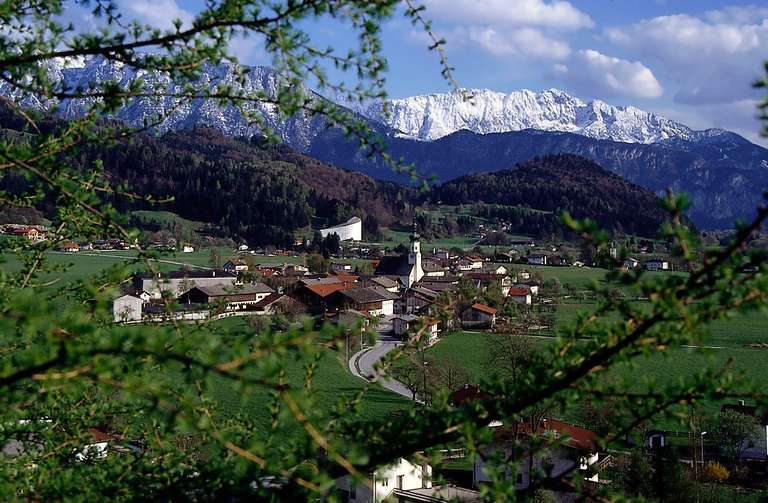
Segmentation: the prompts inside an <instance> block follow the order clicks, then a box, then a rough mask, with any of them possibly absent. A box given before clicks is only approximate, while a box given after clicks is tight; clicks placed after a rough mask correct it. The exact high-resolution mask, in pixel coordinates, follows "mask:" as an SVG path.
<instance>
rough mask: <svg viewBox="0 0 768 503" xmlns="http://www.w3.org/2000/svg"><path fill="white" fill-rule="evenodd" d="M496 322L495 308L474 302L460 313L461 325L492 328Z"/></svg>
mask: <svg viewBox="0 0 768 503" xmlns="http://www.w3.org/2000/svg"><path fill="white" fill-rule="evenodd" d="M495 324H496V309H494V308H492V307H490V306H486V305H485V304H480V303H475V304H472V305H471V306H470V307H468V308H467V309H465V310H464V312H462V313H461V325H462V326H463V327H465V328H493V326H494V325H495Z"/></svg>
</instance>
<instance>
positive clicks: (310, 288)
mask: <svg viewBox="0 0 768 503" xmlns="http://www.w3.org/2000/svg"><path fill="white" fill-rule="evenodd" d="M328 279H331V278H328ZM300 284H301V282H300ZM357 287H358V285H355V284H353V283H344V282H341V281H338V280H334V282H313V283H309V284H306V283H305V284H301V286H300V287H299V288H298V289H296V291H295V292H294V294H293V295H294V297H295V298H296V299H297V300H299V301H300V302H302V303H304V304H305V305H306V306H307V308H308V309H309V312H310V313H315V314H318V313H323V312H325V311H328V310H329V309H336V308H338V307H339V301H340V298H339V297H338V296H336V297H334V296H333V294H335V293H336V292H339V291H341V290H349V289H352V288H357Z"/></svg>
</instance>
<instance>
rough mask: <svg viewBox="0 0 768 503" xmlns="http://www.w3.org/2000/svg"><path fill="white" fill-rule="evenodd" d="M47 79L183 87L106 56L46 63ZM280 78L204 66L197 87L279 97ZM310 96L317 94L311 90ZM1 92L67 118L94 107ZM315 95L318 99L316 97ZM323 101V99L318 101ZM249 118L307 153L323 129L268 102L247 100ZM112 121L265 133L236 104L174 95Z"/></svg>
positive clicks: (122, 111) (2, 86)
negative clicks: (241, 75)
mask: <svg viewBox="0 0 768 503" xmlns="http://www.w3.org/2000/svg"><path fill="white" fill-rule="evenodd" d="M47 71H48V76H49V79H50V81H51V82H52V83H54V85H55V86H56V88H57V89H59V90H67V91H70V92H71V91H76V90H79V91H87V90H89V89H92V88H93V87H94V85H96V84H99V83H104V82H117V83H118V84H119V85H120V86H121V87H128V86H129V85H130V84H131V83H132V82H135V81H137V80H139V79H141V80H142V81H144V82H145V84H146V85H147V86H148V88H149V89H153V90H158V91H160V90H162V91H163V92H164V93H165V94H174V93H181V92H182V91H183V86H182V85H181V84H177V83H175V82H172V81H171V79H170V77H169V75H168V74H166V73H163V72H147V71H146V70H143V69H138V68H134V67H130V66H127V65H123V64H121V63H118V62H113V61H108V60H106V59H104V58H102V57H95V58H91V59H89V60H87V61H84V60H75V61H72V60H69V61H63V60H57V61H51V62H49V63H48V64H47ZM279 79H280V77H279V75H278V74H277V73H276V72H275V71H274V70H273V69H271V68H269V67H249V68H248V69H247V72H246V73H245V79H244V81H243V82H241V81H240V80H239V75H238V69H237V68H236V67H235V66H234V65H232V64H227V63H223V64H219V65H206V67H205V68H204V69H203V71H202V74H201V78H200V79H199V81H198V82H196V83H195V85H196V86H198V87H199V88H200V89H205V90H207V91H213V90H215V89H216V88H217V87H219V86H228V87H229V88H231V89H232V91H233V92H234V93H235V94H238V95H243V96H250V97H258V96H260V97H264V98H266V99H267V100H269V99H275V98H276V97H277V92H278V89H279V86H280V82H279ZM305 92H306V93H308V94H309V95H312V96H316V95H315V94H314V92H313V91H312V90H310V89H305ZM0 94H1V95H4V96H8V97H11V98H12V99H14V100H15V101H17V102H18V103H20V104H21V105H22V106H25V107H29V108H33V109H36V110H51V109H53V107H54V106H55V107H56V113H57V114H58V115H60V116H61V117H63V118H65V119H72V118H75V117H79V116H82V115H83V114H85V113H86V112H87V110H88V109H89V107H90V106H91V105H92V99H91V98H77V99H65V100H63V101H61V102H51V101H43V100H41V99H39V98H38V97H37V96H33V95H29V94H24V93H22V92H20V91H19V90H18V89H15V88H13V87H11V86H10V85H9V84H7V83H6V82H0ZM316 97H317V96H316ZM318 98H319V97H318ZM242 107H243V109H244V110H245V111H246V113H247V115H249V116H252V117H257V118H259V119H260V120H261V121H262V122H263V125H264V126H265V127H267V128H269V129H270V130H271V131H273V132H274V133H276V134H277V136H279V137H280V138H282V139H283V140H284V141H286V142H287V143H289V144H290V145H292V146H293V147H295V148H298V149H300V150H305V149H306V148H307V147H308V145H309V142H310V141H311V139H312V137H313V136H314V135H316V134H317V133H318V132H319V131H321V130H323V129H324V128H325V122H324V121H323V120H322V118H320V117H317V116H315V117H312V116H309V115H307V114H298V115H296V116H294V117H290V118H285V117H281V116H280V114H279V113H278V112H277V110H276V107H275V106H274V105H272V104H271V103H265V102H264V101H257V100H254V101H247V102H244V103H243V105H242ZM112 117H114V118H117V119H120V120H122V121H125V122H127V123H128V124H130V125H132V126H135V127H142V126H144V125H145V123H155V122H156V120H157V118H158V117H164V120H163V121H162V122H160V123H159V124H157V126H156V127H155V129H156V130H158V131H160V132H166V131H173V130H181V129H189V128H192V127H194V126H198V125H203V126H209V127H212V128H215V129H218V130H220V131H222V132H223V133H225V134H226V135H228V136H251V135H254V134H257V133H259V132H261V131H262V128H261V127H260V126H259V125H258V124H257V123H256V122H255V121H253V120H252V118H251V120H249V119H247V118H246V117H244V116H243V114H242V113H241V112H240V110H238V109H237V108H236V107H234V106H231V105H230V106H227V107H225V108H221V107H220V106H219V104H218V103H217V102H216V101H215V100H212V99H192V100H189V99H179V98H176V97H149V98H134V99H133V100H132V101H131V102H130V103H128V104H127V105H126V106H123V107H121V108H119V109H118V110H117V112H116V113H114V114H113V115H112Z"/></svg>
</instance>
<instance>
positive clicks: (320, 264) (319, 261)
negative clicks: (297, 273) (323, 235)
mask: <svg viewBox="0 0 768 503" xmlns="http://www.w3.org/2000/svg"><path fill="white" fill-rule="evenodd" d="M307 268H309V271H310V272H312V273H314V274H324V273H327V272H328V259H326V258H325V257H323V256H322V255H319V254H317V253H313V254H312V255H310V256H308V257H307Z"/></svg>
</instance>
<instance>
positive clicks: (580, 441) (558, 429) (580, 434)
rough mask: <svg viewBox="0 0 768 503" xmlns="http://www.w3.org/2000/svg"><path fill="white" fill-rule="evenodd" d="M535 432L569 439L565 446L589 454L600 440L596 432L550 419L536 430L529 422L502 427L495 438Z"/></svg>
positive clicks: (544, 421) (541, 423)
mask: <svg viewBox="0 0 768 503" xmlns="http://www.w3.org/2000/svg"><path fill="white" fill-rule="evenodd" d="M534 430H535V431H536V433H537V434H538V435H553V436H554V437H555V438H556V439H557V440H559V439H561V438H565V437H567V438H568V439H567V440H565V442H564V444H563V445H565V446H567V447H573V448H574V449H579V450H582V451H589V452H595V451H596V450H597V443H598V440H599V438H600V436H599V435H598V434H597V433H595V432H594V431H591V430H587V429H586V428H581V427H579V426H575V425H572V424H568V423H564V422H562V421H558V420H557V419H550V418H546V419H544V420H542V421H541V422H539V424H538V425H537V427H536V428H533V427H532V426H531V423H530V422H528V421H526V422H523V423H517V424H515V425H513V426H501V427H499V428H496V430H495V431H494V436H495V437H496V439H497V440H507V439H510V438H512V437H513V436H514V435H515V433H516V432H517V433H520V432H522V433H523V434H525V435H530V434H531V432H532V431H534Z"/></svg>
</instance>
